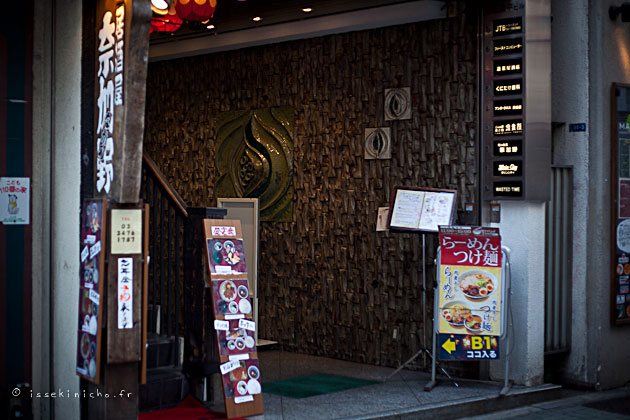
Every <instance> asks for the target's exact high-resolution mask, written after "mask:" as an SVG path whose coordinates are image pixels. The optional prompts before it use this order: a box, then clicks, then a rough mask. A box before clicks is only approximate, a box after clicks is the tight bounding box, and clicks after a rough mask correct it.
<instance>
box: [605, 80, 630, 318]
mask: <svg viewBox="0 0 630 420" xmlns="http://www.w3.org/2000/svg"><path fill="white" fill-rule="evenodd" d="M612 102H613V121H612V125H613V133H612V135H613V140H612V144H613V147H612V148H611V149H612V154H613V156H612V159H611V161H612V162H613V165H612V167H613V168H612V171H613V174H612V175H613V176H612V178H613V184H614V186H613V193H612V196H613V205H612V213H613V215H612V220H613V221H614V225H613V231H612V232H611V236H612V245H611V253H612V267H611V278H612V280H611V286H610V289H611V290H610V294H611V321H612V323H613V324H626V323H630V257H629V256H630V86H628V85H613V92H612Z"/></svg>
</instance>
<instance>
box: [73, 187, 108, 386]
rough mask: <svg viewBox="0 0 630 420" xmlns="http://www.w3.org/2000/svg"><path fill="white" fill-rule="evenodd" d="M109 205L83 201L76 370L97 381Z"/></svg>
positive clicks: (96, 201) (80, 374)
mask: <svg viewBox="0 0 630 420" xmlns="http://www.w3.org/2000/svg"><path fill="white" fill-rule="evenodd" d="M106 209H107V201H106V200H104V199H102V200H86V201H84V202H83V211H82V215H83V217H82V223H81V244H80V249H81V254H80V255H81V256H80V260H81V261H80V262H81V264H80V266H79V282H80V291H79V323H78V327H79V333H78V343H77V365H76V372H77V374H78V375H79V376H81V377H83V378H85V379H87V380H88V381H91V382H94V383H98V382H99V376H100V354H101V328H100V327H101V316H102V313H103V311H102V305H101V303H102V299H101V296H102V295H103V280H104V278H105V253H104V251H105V235H104V234H103V232H105V231H106V220H105V219H106Z"/></svg>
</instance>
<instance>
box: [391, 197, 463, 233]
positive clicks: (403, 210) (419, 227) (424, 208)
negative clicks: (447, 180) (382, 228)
mask: <svg viewBox="0 0 630 420" xmlns="http://www.w3.org/2000/svg"><path fill="white" fill-rule="evenodd" d="M456 196H457V192H456V191H455V190H442V189H436V188H417V187H394V191H393V193H392V198H391V205H390V208H391V211H390V213H389V219H388V222H387V227H388V228H389V229H397V230H413V231H427V232H437V231H438V226H441V225H450V224H451V223H452V221H453V215H454V212H455V202H456V200H455V199H456Z"/></svg>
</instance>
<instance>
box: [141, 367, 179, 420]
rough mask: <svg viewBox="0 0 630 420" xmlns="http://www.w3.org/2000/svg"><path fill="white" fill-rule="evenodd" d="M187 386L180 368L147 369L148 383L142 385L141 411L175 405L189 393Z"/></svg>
mask: <svg viewBox="0 0 630 420" xmlns="http://www.w3.org/2000/svg"><path fill="white" fill-rule="evenodd" d="M187 388H188V385H187V383H186V379H185V378H184V375H183V374H182V372H181V369H180V368H175V367H159V368H153V369H147V383H146V384H144V385H140V411H153V410H162V409H165V408H171V407H175V406H176V405H177V404H179V403H180V402H181V401H182V399H183V398H184V396H185V395H186V394H187V393H188V389H187Z"/></svg>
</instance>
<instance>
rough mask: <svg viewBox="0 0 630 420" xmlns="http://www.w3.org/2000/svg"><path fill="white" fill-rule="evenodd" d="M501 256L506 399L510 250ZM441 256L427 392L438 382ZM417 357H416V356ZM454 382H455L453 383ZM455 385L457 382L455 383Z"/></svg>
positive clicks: (503, 250) (503, 391)
mask: <svg viewBox="0 0 630 420" xmlns="http://www.w3.org/2000/svg"><path fill="white" fill-rule="evenodd" d="M501 254H502V264H501V268H502V270H501V281H502V301H503V306H502V311H501V312H502V313H501V334H500V339H504V340H505V341H504V343H505V349H506V350H505V356H504V359H505V377H504V382H503V388H502V389H501V391H500V393H499V396H500V397H504V396H505V395H507V394H508V392H509V391H510V387H511V384H510V382H509V366H510V351H509V348H510V334H509V333H508V330H509V329H510V327H511V324H510V325H508V324H507V322H508V315H507V314H508V313H511V296H512V293H511V289H510V277H511V275H510V250H509V248H507V247H505V246H502V247H501ZM440 256H441V249H440V248H438V253H437V258H436V261H435V263H436V274H437V277H436V278H437V279H438V288H436V289H435V291H434V293H435V303H434V310H433V326H434V328H433V344H432V346H433V347H432V353H431V358H432V362H431V381H429V382H428V383H427V384H426V385H425V386H424V390H425V391H431V390H432V389H433V388H434V387H435V385H436V384H437V380H436V377H435V375H436V368H437V367H438V366H437V357H438V356H439V354H438V348H437V337H438V332H439V327H438V325H439V323H438V319H439V318H438V317H439V316H440V314H439V290H440V283H439V279H440V273H441V268H442V267H441V263H440ZM509 321H510V322H512V320H511V317H510V319H509ZM414 357H415V356H414ZM440 370H441V371H442V372H443V373H444V374H445V375H446V376H447V377H448V378H449V379H451V380H452V378H451V377H450V376H449V375H448V373H446V371H445V370H444V369H442V368H440ZM453 382H454V381H453ZM454 383H455V382H454ZM455 386H458V385H457V383H455Z"/></svg>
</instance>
